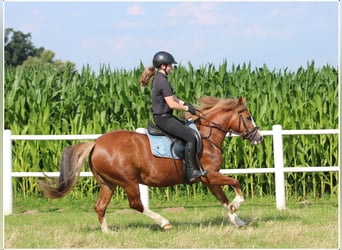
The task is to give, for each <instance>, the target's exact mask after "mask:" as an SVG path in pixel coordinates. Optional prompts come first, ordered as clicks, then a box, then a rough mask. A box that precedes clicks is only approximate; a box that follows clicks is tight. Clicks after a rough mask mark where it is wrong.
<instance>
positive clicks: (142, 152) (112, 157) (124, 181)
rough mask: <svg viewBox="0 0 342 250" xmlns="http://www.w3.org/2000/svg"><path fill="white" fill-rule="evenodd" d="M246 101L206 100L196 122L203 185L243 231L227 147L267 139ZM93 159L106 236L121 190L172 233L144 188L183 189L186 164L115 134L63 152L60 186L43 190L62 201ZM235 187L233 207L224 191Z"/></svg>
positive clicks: (135, 137)
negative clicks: (227, 170)
mask: <svg viewBox="0 0 342 250" xmlns="http://www.w3.org/2000/svg"><path fill="white" fill-rule="evenodd" d="M245 102H246V101H245V99H244V98H241V97H240V98H238V99H223V98H222V99H220V98H215V97H209V96H205V97H202V98H200V99H199V104H200V106H199V107H198V109H197V116H191V117H192V118H193V120H194V122H195V124H196V126H197V128H198V130H199V132H200V134H201V137H202V141H203V150H202V154H201V155H200V158H199V159H200V162H201V165H202V167H203V169H204V170H207V171H208V173H207V175H206V176H205V177H200V178H199V179H198V180H197V182H198V181H201V182H202V183H203V184H204V185H205V186H207V187H208V188H209V190H210V191H211V192H212V193H213V194H214V196H215V197H216V198H217V199H218V200H219V201H220V202H221V203H222V205H223V206H224V207H225V208H226V209H227V210H228V215H229V218H230V220H231V222H232V223H233V224H234V225H235V226H237V227H241V226H244V225H245V223H244V222H243V221H242V220H241V219H239V217H238V216H237V215H236V211H237V209H238V208H239V206H240V204H241V203H242V202H243V200H244V199H243V196H242V192H241V188H240V183H239V181H238V180H236V179H234V178H232V177H229V176H226V175H223V174H221V173H220V172H219V171H220V168H221V164H222V148H221V145H222V142H223V140H224V138H225V137H226V134H227V133H235V134H238V135H240V136H241V137H242V138H244V139H247V140H249V141H250V142H251V144H253V145H256V144H259V143H260V142H261V141H262V139H263V136H262V135H261V134H260V133H259V131H258V127H256V126H255V124H254V121H253V118H252V116H251V114H250V113H249V111H248V109H247V108H246V105H245ZM88 155H89V165H90V168H91V171H92V173H93V175H94V177H95V178H96V181H97V183H98V184H99V185H100V194H99V198H98V200H97V202H96V204H95V207H94V208H95V211H96V213H97V215H98V219H99V222H100V224H101V229H102V232H105V233H106V232H109V228H108V226H107V222H106V218H105V213H106V208H107V206H108V204H109V202H110V200H111V198H112V195H113V192H114V190H115V189H116V187H117V186H121V187H122V188H123V189H124V191H125V192H126V194H127V197H128V201H129V206H130V208H133V209H135V210H137V211H139V212H141V213H143V214H145V215H147V216H149V217H151V218H152V219H153V220H154V221H155V222H156V223H157V224H159V225H160V226H161V228H163V229H165V230H166V229H170V228H171V227H172V226H171V224H170V222H169V221H168V220H167V219H166V218H164V217H162V216H161V215H159V214H157V213H155V212H153V211H152V210H150V209H149V208H148V207H144V206H143V204H142V202H141V200H140V192H139V183H141V184H145V185H147V186H151V187H167V186H172V185H177V184H182V183H183V166H182V161H181V160H174V159H170V158H160V157H156V156H154V155H152V153H151V149H150V144H149V139H148V137H147V135H145V134H141V133H137V132H133V131H126V130H115V131H112V132H109V133H106V134H104V135H102V136H100V137H99V138H98V139H97V140H96V141H92V142H85V143H79V144H76V145H73V146H69V147H67V148H66V149H64V151H63V155H62V159H61V164H60V176H59V180H58V186H57V187H52V186H50V185H48V184H47V183H46V182H43V181H40V182H39V185H40V187H41V188H42V190H43V191H44V193H45V195H46V196H47V197H48V198H61V197H63V196H65V195H66V194H68V193H69V192H70V191H71V189H72V188H73V187H74V185H75V184H76V182H77V181H78V179H79V174H80V171H81V168H82V166H83V165H84V164H85V162H86V160H87V158H88V157H87V156H88ZM222 185H230V186H232V187H233V188H234V190H235V193H236V196H235V198H234V200H233V201H232V202H231V203H229V201H228V199H227V196H226V194H225V193H224V192H223V190H222V188H221V186H222Z"/></svg>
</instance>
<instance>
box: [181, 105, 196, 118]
mask: <svg viewBox="0 0 342 250" xmlns="http://www.w3.org/2000/svg"><path fill="white" fill-rule="evenodd" d="M184 106H187V107H188V112H189V113H190V114H192V115H196V109H195V108H194V107H193V106H192V105H191V104H190V103H187V102H185V103H184Z"/></svg>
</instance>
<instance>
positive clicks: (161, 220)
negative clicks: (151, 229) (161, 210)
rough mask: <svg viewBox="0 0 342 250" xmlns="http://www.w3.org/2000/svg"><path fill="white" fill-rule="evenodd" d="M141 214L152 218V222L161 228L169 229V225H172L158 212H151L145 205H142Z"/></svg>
mask: <svg viewBox="0 0 342 250" xmlns="http://www.w3.org/2000/svg"><path fill="white" fill-rule="evenodd" d="M143 214H145V215H147V216H148V217H150V218H152V219H153V220H154V222H155V223H157V224H158V225H159V226H160V227H161V228H163V229H171V227H172V226H171V224H170V222H169V221H168V220H167V219H165V218H164V217H163V216H161V215H160V214H158V213H156V212H153V211H152V210H150V209H148V208H146V207H144V211H143Z"/></svg>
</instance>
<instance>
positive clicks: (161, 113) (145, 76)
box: [140, 51, 206, 183]
mask: <svg viewBox="0 0 342 250" xmlns="http://www.w3.org/2000/svg"><path fill="white" fill-rule="evenodd" d="M172 64H177V62H176V61H175V59H174V57H173V56H172V55H171V54H170V53H168V52H166V51H159V52H157V53H156V54H155V55H154V57H153V66H150V67H148V68H146V69H145V70H144V72H143V73H142V75H141V79H140V82H141V85H142V86H146V85H147V84H148V82H149V80H150V79H151V77H152V76H154V78H153V81H152V109H151V110H152V113H153V117H154V121H155V123H156V125H157V126H158V127H160V128H161V129H162V130H164V131H165V132H166V133H168V134H170V135H172V136H175V137H177V138H178V139H181V140H183V141H184V142H185V152H184V156H185V171H186V172H185V174H186V176H187V178H188V181H189V183H191V182H193V181H195V180H196V179H197V178H198V177H200V176H205V175H206V171H205V172H203V173H202V172H201V171H199V170H198V169H197V168H196V136H195V135H194V134H193V131H192V129H191V128H189V127H188V126H185V125H184V124H183V123H182V122H181V121H180V120H179V119H178V118H177V117H175V116H174V115H173V110H184V111H187V112H189V113H191V114H193V115H195V114H196V110H195V109H194V107H193V106H192V105H191V104H189V103H186V102H184V101H182V100H180V99H178V98H177V97H176V96H175V95H174V93H173V89H172V87H171V85H170V82H169V81H168V79H167V76H168V74H169V73H170V72H171V71H172ZM156 69H157V72H156Z"/></svg>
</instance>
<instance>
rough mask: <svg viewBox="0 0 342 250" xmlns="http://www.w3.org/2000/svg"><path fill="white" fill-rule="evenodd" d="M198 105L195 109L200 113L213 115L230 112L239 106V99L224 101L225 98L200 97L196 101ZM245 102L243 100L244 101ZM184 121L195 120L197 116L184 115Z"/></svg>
mask: <svg viewBox="0 0 342 250" xmlns="http://www.w3.org/2000/svg"><path fill="white" fill-rule="evenodd" d="M197 102H198V105H197V106H196V109H197V110H199V111H200V112H201V113H204V114H209V113H211V114H215V113H216V112H218V111H224V110H226V111H227V110H232V109H236V108H237V107H238V106H239V98H237V99H236V98H234V99H226V98H218V97H213V96H202V97H201V98H199V99H198V101H197ZM244 102H245V100H244ZM184 115H185V119H190V118H193V119H196V118H198V116H196V115H191V114H190V113H186V114H184Z"/></svg>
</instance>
